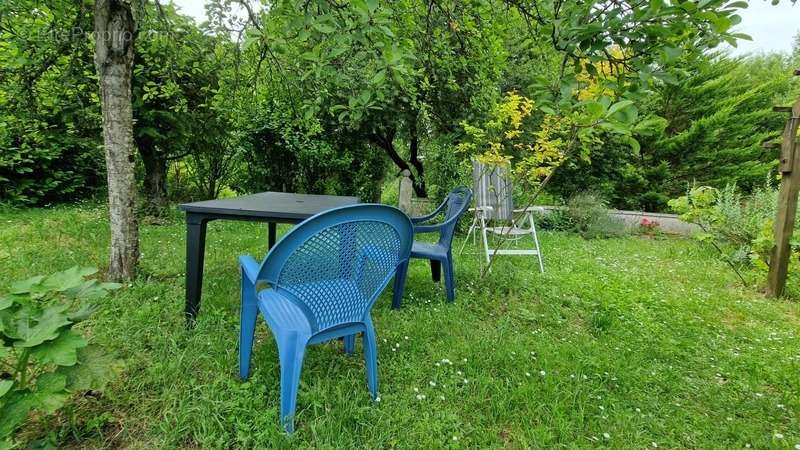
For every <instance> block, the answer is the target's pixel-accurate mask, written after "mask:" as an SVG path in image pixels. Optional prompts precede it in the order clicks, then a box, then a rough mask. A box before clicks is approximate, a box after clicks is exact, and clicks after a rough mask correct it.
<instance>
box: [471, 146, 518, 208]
mask: <svg viewBox="0 0 800 450" xmlns="http://www.w3.org/2000/svg"><path fill="white" fill-rule="evenodd" d="M472 181H473V183H474V184H475V204H476V206H477V207H478V208H484V207H487V206H488V207H491V209H490V210H487V211H485V212H484V217H485V218H486V219H499V220H508V221H510V220H512V219H513V214H514V198H513V195H512V194H513V186H512V183H511V178H510V177H509V175H508V171H507V169H505V168H503V167H500V166H490V165H486V164H483V163H481V162H478V161H476V160H473V161H472Z"/></svg>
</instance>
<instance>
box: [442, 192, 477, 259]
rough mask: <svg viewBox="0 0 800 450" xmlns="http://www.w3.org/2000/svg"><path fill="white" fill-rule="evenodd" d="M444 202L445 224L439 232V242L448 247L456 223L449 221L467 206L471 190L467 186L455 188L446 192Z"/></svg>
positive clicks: (451, 240)
mask: <svg viewBox="0 0 800 450" xmlns="http://www.w3.org/2000/svg"><path fill="white" fill-rule="evenodd" d="M445 202H447V210H446V211H445V216H444V223H445V224H446V225H445V227H444V228H443V229H442V231H441V233H440V234H439V244H441V245H443V246H445V247H448V248H449V247H450V244H451V243H452V242H453V235H454V234H455V230H456V226H457V225H458V222H457V221H456V220H452V221H451V220H450V219H453V218H455V217H458V216H460V215H461V214H463V213H464V212H465V211H466V210H467V208H469V205H470V203H471V202H472V190H471V189H470V188H468V187H458V188H455V189H453V190H452V191H450V192H449V193H448V194H447V198H446V199H445Z"/></svg>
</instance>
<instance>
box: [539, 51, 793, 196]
mask: <svg viewBox="0 0 800 450" xmlns="http://www.w3.org/2000/svg"><path fill="white" fill-rule="evenodd" d="M680 66H681V67H683V68H684V69H685V70H686V71H687V72H689V73H690V74H691V75H690V76H688V77H685V78H682V79H681V80H680V81H679V82H678V83H676V84H663V85H659V86H657V88H656V89H655V92H654V95H653V96H652V98H651V99H650V100H648V101H645V102H642V103H641V105H640V108H641V115H642V116H644V117H645V119H643V120H641V121H639V122H638V123H637V125H635V126H634V128H633V133H634V137H635V138H636V140H637V141H639V143H640V144H641V148H640V149H639V150H638V151H631V150H630V148H629V146H627V145H626V144H625V143H624V142H623V141H622V140H621V139H619V138H618V137H615V136H607V137H603V138H601V141H602V143H600V144H598V145H596V146H595V147H593V149H592V153H591V155H590V157H589V158H588V159H579V160H572V161H567V163H566V164H565V166H564V167H563V168H562V169H561V170H560V171H559V172H558V173H557V174H556V176H555V177H554V179H553V183H552V186H551V191H552V192H554V193H557V194H559V195H561V196H564V197H568V196H569V195H570V194H571V193H573V192H578V191H581V190H584V189H590V188H591V189H593V190H595V191H597V192H600V193H602V194H603V196H604V197H606V198H607V199H608V200H609V202H610V204H611V205H613V206H615V207H618V208H622V209H633V210H640V209H644V210H647V211H661V210H664V209H666V207H667V201H668V200H669V199H670V198H673V197H676V196H679V195H681V194H682V193H683V192H684V191H685V187H686V185H687V184H691V183H694V182H697V183H698V184H705V185H710V186H724V185H726V184H731V183H736V184H737V185H738V186H739V188H740V189H743V190H744V191H746V192H750V191H752V190H753V189H755V188H757V187H758V186H759V185H760V184H761V183H762V182H763V180H764V178H765V177H767V175H768V174H770V173H774V169H775V167H776V164H777V162H776V161H777V158H776V155H775V154H774V153H773V152H770V151H765V150H764V148H763V147H762V142H763V141H767V140H771V139H774V138H775V137H777V135H778V134H779V133H780V131H781V130H782V129H783V125H784V123H785V119H786V118H785V116H784V115H781V114H777V113H774V112H772V106H773V105H775V104H782V103H785V102H786V101H787V100H788V99H791V98H793V96H796V95H798V94H800V86H798V85H797V84H796V82H795V81H793V80H792V77H791V69H792V66H791V62H790V61H789V60H788V59H786V58H785V57H784V56H780V55H770V56H750V57H748V58H738V59H731V58H728V57H725V56H719V55H718V56H711V57H707V56H703V55H687V56H686V57H685V58H683V60H682V62H681V64H680Z"/></svg>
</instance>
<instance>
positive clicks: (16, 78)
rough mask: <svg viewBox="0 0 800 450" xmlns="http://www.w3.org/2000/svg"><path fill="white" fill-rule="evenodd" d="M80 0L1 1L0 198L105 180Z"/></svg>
mask: <svg viewBox="0 0 800 450" xmlns="http://www.w3.org/2000/svg"><path fill="white" fill-rule="evenodd" d="M86 8H87V7H86V6H81V7H75V4H74V3H73V2H32V1H29V0H7V1H3V2H2V3H0V17H2V18H3V20H2V26H0V202H6V203H11V204H21V205H41V204H45V203H49V202H56V201H62V200H69V199H77V198H81V197H86V196H90V195H92V194H93V193H94V192H95V191H96V190H97V189H98V188H100V187H101V186H102V185H103V184H104V182H105V174H104V170H103V154H102V151H100V150H99V144H100V137H101V130H100V116H99V109H98V98H97V81H96V77H95V74H94V66H93V60H92V49H91V46H90V43H89V41H88V39H86V36H85V35H84V34H83V33H79V32H78V31H80V30H90V29H91V28H92V23H91V16H90V15H87V14H86Z"/></svg>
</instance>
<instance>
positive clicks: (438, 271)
mask: <svg viewBox="0 0 800 450" xmlns="http://www.w3.org/2000/svg"><path fill="white" fill-rule="evenodd" d="M431 279H433V281H435V282H437V283H438V282H439V281H440V280H441V279H442V263H441V262H439V261H437V260H435V259H432V260H431Z"/></svg>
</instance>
